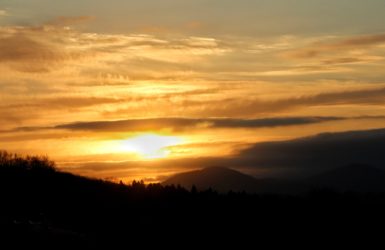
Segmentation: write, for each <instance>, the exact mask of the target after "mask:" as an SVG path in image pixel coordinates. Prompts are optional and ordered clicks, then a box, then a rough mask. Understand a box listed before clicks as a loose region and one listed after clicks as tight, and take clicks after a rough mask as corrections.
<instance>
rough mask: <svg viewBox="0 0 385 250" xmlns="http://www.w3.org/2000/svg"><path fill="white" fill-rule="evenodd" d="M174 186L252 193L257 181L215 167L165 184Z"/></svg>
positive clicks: (175, 177) (174, 177) (178, 175)
mask: <svg viewBox="0 0 385 250" xmlns="http://www.w3.org/2000/svg"><path fill="white" fill-rule="evenodd" d="M172 184H174V185H181V186H183V187H185V188H189V189H190V188H191V187H192V186H195V187H196V188H197V189H199V190H204V189H209V188H212V189H215V190H217V191H220V192H226V191H229V190H232V191H251V190H254V189H255V185H256V179H255V178H254V177H252V176H249V175H246V174H243V173H241V172H238V171H235V170H233V169H229V168H225V167H218V166H215V167H207V168H204V169H201V170H195V171H191V172H185V173H180V174H176V175H174V176H172V177H171V178H169V179H168V180H166V181H165V182H163V185H172Z"/></svg>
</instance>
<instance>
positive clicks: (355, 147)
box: [63, 129, 385, 178]
mask: <svg viewBox="0 0 385 250" xmlns="http://www.w3.org/2000/svg"><path fill="white" fill-rule="evenodd" d="M245 147H246V149H241V150H239V151H238V153H236V154H234V155H232V156H229V157H199V156H196V157H191V158H190V157H188V158H174V159H172V158H171V159H163V160H157V161H122V162H115V163H111V162H98V161H93V162H87V163H78V164H74V163H66V164H65V166H64V165H63V166H64V168H65V169H67V170H69V171H72V172H76V173H80V174H86V175H90V176H98V177H99V178H100V177H103V176H104V177H107V176H115V177H117V178H124V177H132V176H133V172H135V171H142V173H146V172H149V173H150V172H151V169H152V170H153V169H158V172H157V173H158V174H159V173H162V175H170V174H173V173H176V172H183V171H187V170H190V169H199V168H203V167H207V166H226V167H231V168H234V169H239V170H241V171H244V172H247V173H249V174H253V175H256V176H259V177H266V176H269V177H280V178H298V177H304V176H312V175H315V174H318V173H321V172H323V171H326V170H329V169H332V168H336V167H341V166H344V165H348V164H352V163H361V164H369V165H373V166H376V167H379V168H385V129H376V130H364V131H348V132H339V133H324V134H319V135H315V136H311V137H304V138H298V139H293V140H288V141H274V142H262V143H255V144H251V145H248V146H245V145H244V147H243V148H245ZM68 166H71V167H68ZM159 169H161V170H162V171H159ZM151 174H153V172H151ZM143 176H145V174H144V175H142V177H143Z"/></svg>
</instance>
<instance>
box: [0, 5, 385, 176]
mask: <svg viewBox="0 0 385 250" xmlns="http://www.w3.org/2000/svg"><path fill="white" fill-rule="evenodd" d="M384 11H385V2H384V1H383V0H368V1H361V0H338V1H331V0H274V1H271V0H269V1H268V0H239V1H230V0H220V1H219V0H184V1H180V0H151V1H150V0H142V1H124V0H110V1H101V0H92V1H91V0H76V1H75V0H67V1H60V2H53V1H48V0H0V101H1V102H0V149H3V150H7V151H10V152H16V153H20V154H40V155H48V156H49V157H50V158H51V159H53V160H55V161H56V162H57V165H58V167H59V168H60V169H63V170H65V171H71V172H74V173H77V174H82V175H87V176H92V177H97V178H103V179H110V180H124V181H131V180H132V179H144V180H145V181H147V182H153V181H154V182H157V181H162V180H163V179H165V178H167V176H170V175H172V174H174V173H177V172H182V171H187V170H189V169H197V168H202V167H206V166H211V165H225V166H228V167H232V168H236V169H239V170H241V171H244V172H247V173H250V174H252V175H254V176H270V175H280V176H285V175H287V176H290V174H291V173H294V172H298V171H297V170H298V169H304V168H309V167H308V166H309V165H317V166H314V167H313V168H312V169H315V168H324V167H327V166H330V165H336V164H348V163H351V162H352V161H361V162H370V163H372V164H382V163H385V159H383V157H382V158H381V155H384V154H385V153H384V152H383V151H384V150H383V149H382V148H384V147H382V148H381V147H379V145H380V144H378V143H379V142H378V140H377V139H378V138H382V137H381V136H383V134H384V132H383V130H382V128H384V127H385V125H384V124H385V123H384V122H385V25H384V21H383V13H384ZM325 135H327V136H326V137H327V138H332V139H330V140H327V143H323V142H324V137H325ZM303 141H305V142H306V143H308V144H306V143H305V144H303ZM353 142H354V143H356V145H360V147H362V148H361V150H359V149H357V148H352V147H353V146H354V145H353V146H352V143H353ZM301 143H302V144H301ZM288 145H290V146H288ZM303 145H306V146H303ZM320 145H321V146H320ZM373 145H377V147H374V146H373ZM330 148H335V149H336V150H337V151H340V152H339V156H340V157H337V156H336V155H335V152H334V151H333V150H329V149H330ZM355 150H356V151H355ZM325 152H326V153H325ZM353 152H356V153H355V154H354V153H353ZM360 152H361V153H362V154H359V153H360ZM368 152H369V153H368ZM357 155H359V156H357ZM357 157H358V158H357ZM369 158H370V159H369ZM309 159H317V164H313V163H314V162H312V161H310V160H309ZM325 159H329V160H325ZM294 163H295V164H294ZM294 165H295V166H294ZM384 165H385V164H384Z"/></svg>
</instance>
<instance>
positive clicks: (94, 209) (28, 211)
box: [0, 152, 385, 249]
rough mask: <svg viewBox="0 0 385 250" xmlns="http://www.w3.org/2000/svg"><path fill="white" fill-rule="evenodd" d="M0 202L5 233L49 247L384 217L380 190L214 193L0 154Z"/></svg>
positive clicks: (373, 222) (370, 221)
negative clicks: (112, 178) (100, 176)
mask: <svg viewBox="0 0 385 250" xmlns="http://www.w3.org/2000/svg"><path fill="white" fill-rule="evenodd" d="M0 201H1V206H0V229H1V230H2V231H3V232H5V233H3V234H2V236H4V235H7V236H6V237H5V236H4V238H5V239H24V240H16V241H15V242H18V244H19V243H20V244H24V243H25V242H29V244H32V243H36V244H48V245H49V244H57V245H55V246H56V247H55V249H58V248H60V247H63V248H64V247H69V246H72V244H76V245H77V246H78V247H79V246H81V247H83V248H84V249H85V248H88V247H89V248H93V247H95V248H96V247H100V246H111V244H117V245H120V244H124V242H127V241H129V242H130V243H135V242H137V241H139V239H142V236H144V235H146V236H147V237H149V238H151V237H158V236H161V235H162V236H164V237H170V236H172V237H177V236H178V237H186V236H188V235H189V234H191V233H192V232H195V233H197V232H198V234H199V235H200V236H199V237H204V236H207V235H211V234H212V232H215V233H221V234H223V235H227V234H231V235H236V234H239V233H241V232H243V233H247V232H249V230H252V232H254V233H255V234H259V235H263V234H266V233H267V232H274V233H275V234H279V233H287V232H290V231H291V230H292V227H293V226H295V227H298V226H300V227H301V228H308V229H314V228H315V227H320V226H326V227H329V224H336V223H337V224H338V225H339V226H340V228H339V229H341V227H343V228H344V229H346V228H349V229H357V230H358V229H362V228H365V227H367V226H368V225H370V226H371V227H375V226H381V225H382V223H384V222H385V220H384V213H383V211H385V195H384V194H355V193H344V194H341V193H336V192H333V191H332V190H314V191H313V192H311V193H309V194H307V195H302V196H282V195H256V194H246V193H234V192H229V193H227V194H220V193H217V192H215V191H214V190H206V191H197V190H196V189H194V188H192V189H191V190H187V189H185V188H182V187H180V186H162V185H160V184H150V185H145V184H144V183H143V182H133V183H132V184H131V185H125V184H123V183H113V182H108V181H104V180H96V179H90V178H85V177H80V176H76V175H73V174H70V173H63V172H60V171H59V170H57V169H56V167H55V164H54V163H53V162H52V161H50V160H49V159H48V158H47V157H38V156H27V157H21V156H18V155H14V154H9V153H6V152H1V153H0ZM250 228H251V229H250ZM337 228H338V227H332V228H329V229H328V230H329V231H330V230H337ZM190 236H191V235H190ZM31 242H32V243H31Z"/></svg>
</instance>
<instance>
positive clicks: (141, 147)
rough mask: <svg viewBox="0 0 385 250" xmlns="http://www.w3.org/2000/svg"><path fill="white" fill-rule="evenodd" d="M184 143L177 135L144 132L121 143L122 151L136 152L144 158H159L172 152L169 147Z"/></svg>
mask: <svg viewBox="0 0 385 250" xmlns="http://www.w3.org/2000/svg"><path fill="white" fill-rule="evenodd" d="M181 143H182V139H181V138H179V137H176V136H164V135H157V134H143V135H139V136H135V137H132V138H129V139H127V140H124V141H122V142H121V143H120V146H119V148H120V151H123V152H129V153H134V154H137V155H138V156H140V157H141V158H143V159H159V158H164V157H166V156H168V155H169V154H170V150H169V149H167V147H170V146H175V145H178V144H181Z"/></svg>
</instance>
